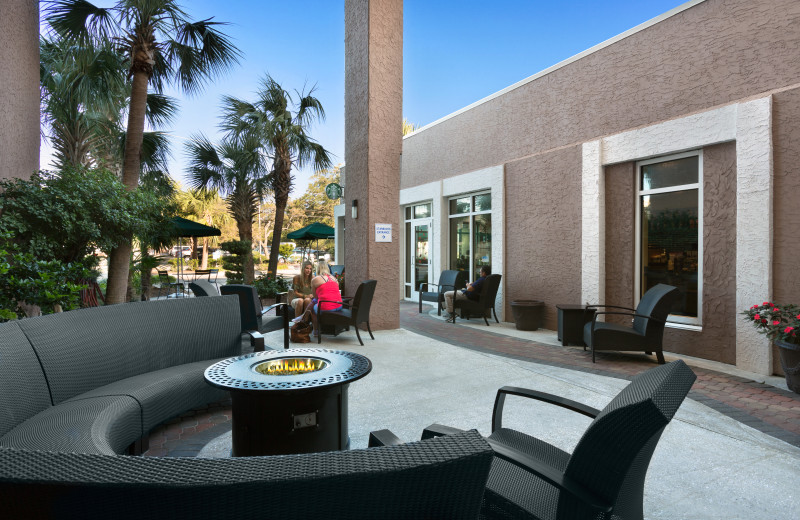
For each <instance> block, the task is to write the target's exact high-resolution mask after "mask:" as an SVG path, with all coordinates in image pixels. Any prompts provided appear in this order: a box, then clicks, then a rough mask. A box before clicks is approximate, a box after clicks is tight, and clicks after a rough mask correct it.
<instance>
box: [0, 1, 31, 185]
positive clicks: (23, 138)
mask: <svg viewBox="0 0 800 520" xmlns="http://www.w3.org/2000/svg"><path fill="white" fill-rule="evenodd" d="M0 63H2V64H3V71H2V73H0V179H8V178H12V177H24V178H28V177H29V176H30V175H31V173H33V171H34V170H37V169H39V2H38V1H37V0H2V1H0Z"/></svg>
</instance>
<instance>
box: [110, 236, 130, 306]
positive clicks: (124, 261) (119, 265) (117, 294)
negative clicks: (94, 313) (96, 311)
mask: <svg viewBox="0 0 800 520" xmlns="http://www.w3.org/2000/svg"><path fill="white" fill-rule="evenodd" d="M131 251H133V246H132V244H131V241H130V240H128V241H126V242H124V243H123V244H120V246H119V247H117V248H116V249H113V250H112V251H111V254H109V255H108V287H107V288H106V305H113V304H116V303H125V294H126V292H127V290H128V271H129V270H130V263H131Z"/></svg>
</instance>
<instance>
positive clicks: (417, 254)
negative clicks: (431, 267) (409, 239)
mask: <svg viewBox="0 0 800 520" xmlns="http://www.w3.org/2000/svg"><path fill="white" fill-rule="evenodd" d="M428 242H429V239H428V226H427V225H425V224H417V225H416V226H414V284H415V285H414V289H415V290H417V291H419V286H420V285H421V284H423V283H428V281H429V280H428V254H429V251H428Z"/></svg>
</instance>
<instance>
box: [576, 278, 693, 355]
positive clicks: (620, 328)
mask: <svg viewBox="0 0 800 520" xmlns="http://www.w3.org/2000/svg"><path fill="white" fill-rule="evenodd" d="M678 294H679V292H678V289H677V287H673V286H671V285H664V284H662V283H660V284H658V285H656V286H654V287H651V288H650V289H649V290H648V291H647V292H646V293H644V296H642V299H641V301H640V302H639V305H637V306H636V309H631V308H628V307H619V306H616V305H587V308H599V307H602V308H606V309H609V308H610V309H617V310H614V311H603V312H596V313H595V315H594V319H593V320H592V321H591V322H590V323H587V324H586V325H584V327H583V341H584V343H585V344H586V346H587V347H589V348H591V349H592V363H594V357H595V352H596V351H598V350H620V351H628V350H633V351H638V352H644V353H646V354H650V353H651V352H655V353H656V357H657V358H658V362H659V363H660V364H662V365H663V364H664V352H663V350H662V348H661V345H662V342H663V339H664V325H666V323H667V317H668V316H669V309H670V307H672V303H673V302H674V301H675V299H676V298H677V297H678ZM602 315H617V316H620V315H621V316H625V317H629V318H632V319H633V323H632V325H619V324H617V323H610V322H604V321H597V317H598V316H602Z"/></svg>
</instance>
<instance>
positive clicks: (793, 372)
mask: <svg viewBox="0 0 800 520" xmlns="http://www.w3.org/2000/svg"><path fill="white" fill-rule="evenodd" d="M775 344H776V345H777V346H778V352H779V353H780V359H781V368H783V373H784V374H786V386H788V387H789V390H791V391H792V392H794V393H796V394H800V345H795V344H793V343H786V342H785V341H776V342H775Z"/></svg>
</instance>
